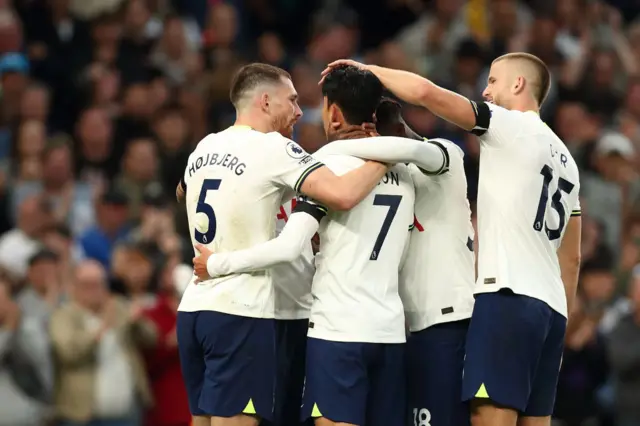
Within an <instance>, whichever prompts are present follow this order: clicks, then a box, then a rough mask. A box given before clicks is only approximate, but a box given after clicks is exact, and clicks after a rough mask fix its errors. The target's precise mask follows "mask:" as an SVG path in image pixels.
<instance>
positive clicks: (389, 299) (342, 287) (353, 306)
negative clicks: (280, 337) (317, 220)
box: [309, 150, 414, 343]
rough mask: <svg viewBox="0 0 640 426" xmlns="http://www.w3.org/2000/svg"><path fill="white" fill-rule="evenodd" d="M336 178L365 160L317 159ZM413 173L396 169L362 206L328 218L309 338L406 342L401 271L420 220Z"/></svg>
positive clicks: (323, 228) (319, 155)
mask: <svg viewBox="0 0 640 426" xmlns="http://www.w3.org/2000/svg"><path fill="white" fill-rule="evenodd" d="M316 157H317V158H322V161H323V162H324V163H325V165H326V166H328V167H329V168H330V169H331V170H332V171H333V172H334V173H336V174H338V175H342V174H345V173H347V172H349V171H350V170H353V169H355V168H357V167H359V166H361V165H362V164H363V160H361V159H359V158H355V157H349V156H343V155H326V156H325V155H323V153H322V150H320V151H318V152H317V153H316ZM413 204H414V189H413V182H412V180H411V176H410V174H409V170H408V167H407V166H405V165H396V166H394V167H392V168H391V169H390V170H389V171H388V172H387V174H386V175H385V177H383V179H382V180H381V181H380V183H379V184H378V186H377V187H376V188H375V189H374V190H373V191H372V192H371V193H370V194H369V195H368V196H367V197H366V198H365V199H364V200H362V202H360V204H358V205H357V206H356V207H354V208H353V209H351V210H350V211H347V212H330V213H329V214H328V216H327V218H325V220H323V222H322V224H321V226H320V230H319V234H320V252H319V253H318V254H317V255H316V274H315V276H314V280H313V286H312V295H313V305H312V308H311V317H310V325H309V336H310V337H316V338H320V339H326V340H332V341H351V342H376V343H400V342H404V341H405V332H404V314H403V308H402V302H401V301H400V296H399V293H398V269H399V265H400V263H401V260H402V255H403V251H404V247H405V243H406V241H407V238H408V234H409V232H408V229H409V226H410V225H411V223H412V221H413Z"/></svg>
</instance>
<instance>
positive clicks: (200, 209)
mask: <svg viewBox="0 0 640 426" xmlns="http://www.w3.org/2000/svg"><path fill="white" fill-rule="evenodd" d="M220 182H222V180H220V179H205V180H204V182H202V189H200V195H199V196H198V205H197V206H196V214H198V213H204V214H205V215H207V219H208V220H209V224H208V225H207V230H206V231H205V232H200V231H198V229H196V230H195V234H194V238H195V240H196V241H197V242H199V243H201V244H209V243H210V242H211V241H213V239H214V238H215V236H216V214H215V212H214V211H213V207H211V206H210V205H209V204H207V203H206V199H207V194H208V193H209V191H215V190H217V189H218V188H220Z"/></svg>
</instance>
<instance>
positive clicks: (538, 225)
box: [533, 164, 575, 241]
mask: <svg viewBox="0 0 640 426" xmlns="http://www.w3.org/2000/svg"><path fill="white" fill-rule="evenodd" d="M540 174H541V175H542V178H543V180H542V192H541V193H540V201H538V210H537V211H536V218H535V220H534V221H533V229H534V230H536V231H538V232H541V231H542V228H543V227H544V232H545V234H547V238H549V241H553V240H557V239H558V238H560V235H561V234H562V230H563V229H564V225H565V221H566V218H567V213H566V211H565V210H564V206H563V205H562V193H563V192H564V193H565V194H570V193H571V191H573V187H574V186H575V185H574V184H572V183H571V182H569V181H568V180H566V179H563V178H559V179H558V189H556V192H554V193H553V195H552V196H551V208H552V209H554V210H555V211H556V212H558V217H559V220H558V227H557V228H556V229H549V227H548V226H547V224H546V223H545V220H544V219H545V216H546V213H547V201H548V200H549V184H550V183H551V181H552V180H553V169H552V168H551V167H550V166H548V165H546V164H545V165H544V167H542V170H540Z"/></svg>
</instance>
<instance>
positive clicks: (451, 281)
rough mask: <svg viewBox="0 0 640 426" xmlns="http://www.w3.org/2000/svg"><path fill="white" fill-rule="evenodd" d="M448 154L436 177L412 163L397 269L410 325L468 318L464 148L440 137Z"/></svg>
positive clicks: (469, 240) (471, 265)
mask: <svg viewBox="0 0 640 426" xmlns="http://www.w3.org/2000/svg"><path fill="white" fill-rule="evenodd" d="M426 143H435V144H437V145H438V146H440V147H441V148H442V149H443V150H444V152H445V154H446V155H445V156H446V158H447V162H446V163H445V168H444V169H443V170H442V171H441V173H439V174H438V175H431V176H428V175H426V174H425V173H423V172H422V171H421V170H420V169H419V168H418V167H416V166H415V165H413V164H412V165H411V166H410V170H411V176H412V178H413V182H414V184H415V191H416V200H415V222H414V226H413V228H412V231H411V236H410V243H409V247H408V249H407V255H406V259H405V261H404V264H403V266H402V270H401V273H400V295H401V296H402V301H403V303H404V309H405V314H406V317H407V322H408V324H409V329H410V330H411V331H412V332H417V331H420V330H424V329H425V328H427V327H430V326H432V325H434V324H439V323H443V322H451V321H459V320H462V319H466V318H470V317H471V313H472V311H473V301H474V299H473V288H474V283H475V257H474V255H473V239H474V231H473V225H472V224H471V209H470V208H469V202H468V201H467V179H466V177H465V173H464V164H463V156H464V154H463V153H462V150H461V149H460V148H459V147H458V146H457V145H455V144H454V143H452V142H450V141H447V140H444V139H433V140H431V141H428V142H426Z"/></svg>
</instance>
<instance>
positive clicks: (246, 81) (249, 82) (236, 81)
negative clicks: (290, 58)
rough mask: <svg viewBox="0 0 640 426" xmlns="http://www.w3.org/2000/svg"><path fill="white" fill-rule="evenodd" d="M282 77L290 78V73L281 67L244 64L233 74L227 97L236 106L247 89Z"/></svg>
mask: <svg viewBox="0 0 640 426" xmlns="http://www.w3.org/2000/svg"><path fill="white" fill-rule="evenodd" d="M283 78H285V79H288V80H291V75H289V73H288V72H286V71H285V70H283V69H282V68H278V67H274V66H273V65H269V64H261V63H254V64H249V65H245V66H244V67H242V68H240V69H239V70H238V72H236V74H235V75H234V76H233V81H232V82H231V90H230V91H229V99H231V103H232V104H233V106H235V107H236V108H238V101H239V100H240V99H241V98H242V96H243V95H244V94H245V93H246V92H247V91H249V90H252V89H254V88H256V87H257V86H258V85H260V84H264V83H280V82H281V81H282V79H283Z"/></svg>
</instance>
